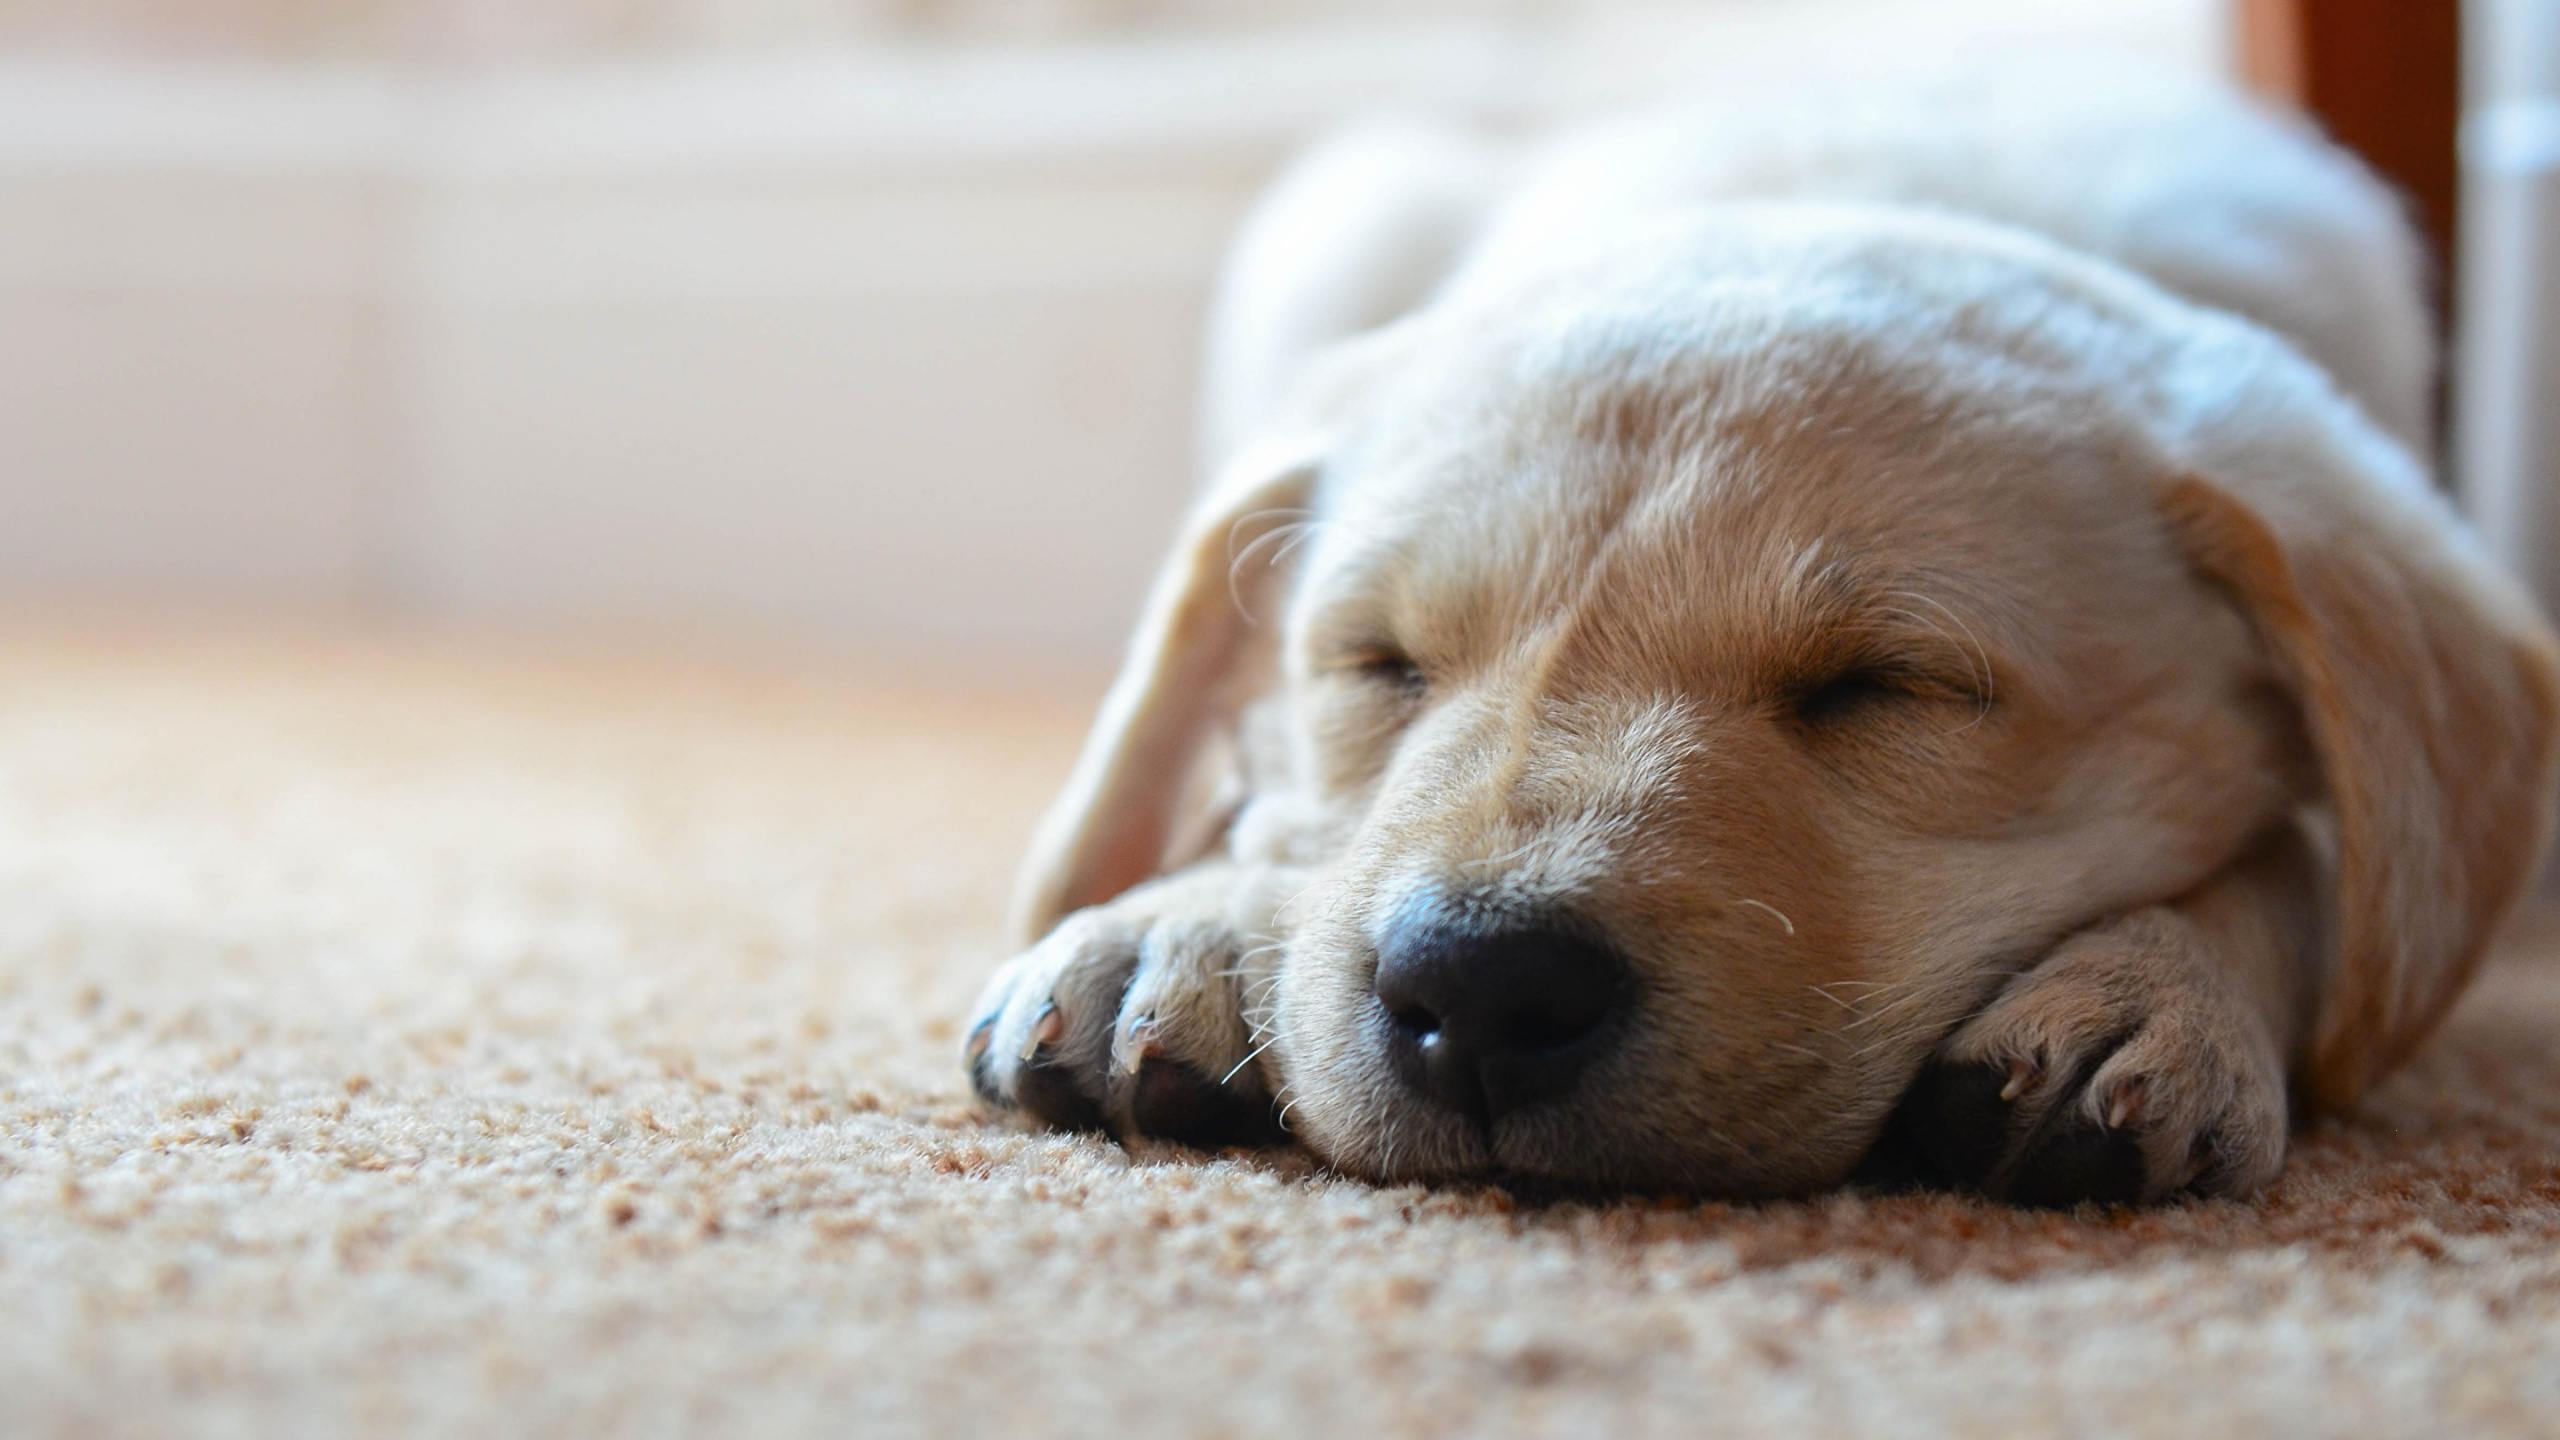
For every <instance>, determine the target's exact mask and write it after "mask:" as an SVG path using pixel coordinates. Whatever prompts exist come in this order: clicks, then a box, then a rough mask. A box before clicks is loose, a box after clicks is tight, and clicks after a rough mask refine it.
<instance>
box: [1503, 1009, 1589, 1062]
mask: <svg viewBox="0 0 2560 1440" xmlns="http://www.w3.org/2000/svg"><path fill="white" fill-rule="evenodd" d="M1604 1018H1606V1017H1605V1012H1602V1013H1593V1014H1587V1015H1586V1014H1580V1013H1572V1012H1560V1011H1555V1010H1544V1009H1541V1010H1524V1011H1521V1012H1520V1013H1518V1014H1516V1015H1513V1016H1511V1017H1510V1018H1509V1019H1508V1021H1506V1022H1505V1023H1504V1025H1503V1027H1502V1040H1503V1044H1504V1046H1505V1047H1506V1048H1508V1049H1512V1050H1518V1051H1523V1052H1536V1051H1541V1050H1562V1049H1565V1048H1566V1047H1568V1046H1570V1045H1572V1044H1574V1043H1575V1042H1577V1041H1579V1040H1581V1039H1582V1037H1584V1036H1586V1035H1588V1034H1590V1033H1591V1032H1592V1031H1593V1030H1594V1029H1596V1028H1597V1027H1598V1026H1599V1024H1600V1022H1601V1020H1602V1019H1604Z"/></svg>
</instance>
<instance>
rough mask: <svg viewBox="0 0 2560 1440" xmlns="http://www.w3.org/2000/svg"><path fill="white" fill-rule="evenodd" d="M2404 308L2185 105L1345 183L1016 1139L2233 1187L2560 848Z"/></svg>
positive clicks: (1030, 993) (1080, 918) (1120, 805)
mask: <svg viewBox="0 0 2560 1440" xmlns="http://www.w3.org/2000/svg"><path fill="white" fill-rule="evenodd" d="M2418 271H2419V260H2418V257H2417V252H2416V250H2415V247H2414V245H2413V242H2412V240H2411V238H2410V236H2409V234H2408V232H2407V230H2406V228H2405V226H2404V224H2403V223H2402V220H2401V218H2400V216H2399V214H2398V212H2397V207H2396V206H2395V205H2394V203H2393V201H2392V199H2391V198H2390V197H2389V196H2388V195H2387V194H2385V193H2384V192H2383V191H2382V190H2381V189H2380V188H2379V187H2378V186H2377V185H2376V183H2375V182H2374V181H2373V180H2371V179H2370V178H2369V177H2367V176H2366V175H2365V174H2364V173H2363V172H2361V171H2360V170H2359V169H2358V168H2357V167H2356V166H2355V165H2354V164H2353V163H2352V162H2351V161H2349V160H2348V159H2346V158H2345V157H2343V156H2342V155H2340V154H2339V153H2337V152H2336V151H2334V150H2331V149H2329V148H2328V147H2327V146H2325V145H2324V144H2322V143H2321V142H2320V141H2319V140H2317V139H2316V138H2314V137H2311V136H2309V135H2307V134H2304V133H2301V132H2300V130H2299V129H2297V128H2296V127H2293V126H2291V125H2288V124H2286V123H2282V122H2279V121H2277V120H2275V119H2273V118H2270V117H2267V116H2264V115H2261V114H2259V113H2256V112H2255V111H2253V110H2251V109H2250V108H2248V107H2247V106H2245V105H2243V104H2242V103H2240V102H2238V101H2237V100H2234V99H2232V98H2229V97H2227V96H2224V95H2222V94H2221V93H2219V92H2217V91H2213V90H2210V89H2207V88H2204V87H2202V86H2199V85H2194V84H2190V83H2187V82H2182V81H2171V80H2166V79H2160V78H2144V77H2132V76H2124V75H2118V74H2102V73H2097V72H2088V71H2076V70H2070V69H2064V68H2053V67H2047V68H2043V69H2041V70H2040V71H2039V72H2038V73H2036V74H2033V75H2026V76H2019V75H2012V76H2009V77H2007V78H1999V77H1992V78H1983V77H1971V78H1968V79H1966V80H1965V81H1963V82H1961V83H1950V84H1947V85H1944V86H1942V87H1939V88H1937V89H1935V90H1932V89H1930V88H1928V87H1925V86H1918V87H1903V88H1900V89H1894V88H1890V87H1866V88H1862V89H1858V90H1855V91H1852V92H1849V93H1843V94H1835V95H1827V96H1824V97H1822V98H1821V99H1819V100H1818V101H1806V102H1799V103H1796V104H1794V105H1791V106H1779V105H1769V104H1761V105H1755V106H1728V107H1726V108H1724V109H1722V110H1715V109H1709V108H1696V109H1690V110H1686V111H1682V112H1679V113H1674V114H1669V115H1662V116H1656V117H1653V118H1650V119H1646V120H1643V121H1641V122H1637V123H1633V124H1626V125H1620V126H1615V127H1611V128H1607V129H1601V130H1595V131H1589V132H1584V133H1579V134H1573V135H1569V136H1566V137H1563V138H1561V139H1557V140H1553V141H1549V142H1545V143H1541V144H1537V145H1530V146H1524V147H1519V148H1515V149H1505V148H1503V147H1501V146H1498V145H1496V144H1493V143H1491V142H1484V141H1476V140H1470V139H1468V138H1466V137H1463V136H1458V135H1450V134H1437V133H1429V132H1421V131H1384V132H1378V133H1373V134H1369V135H1366V136H1362V137H1358V138H1354V139H1351V140H1347V141H1344V142H1342V143H1340V144H1337V145H1336V146H1334V147H1332V148H1330V149H1328V150H1325V151H1323V152H1320V153H1319V154H1318V155H1316V156H1315V157H1313V158H1312V159H1310V160H1309V161H1307V162H1306V163H1305V164H1303V165H1302V166H1301V167H1300V168H1299V169H1298V170H1297V171H1295V172H1294V173H1293V174H1292V175H1291V176H1289V177H1288V178H1287V179H1285V180H1284V181H1283V182H1282V183H1281V184H1280V185H1279V186H1278V188H1277V190H1276V191H1275V193H1274V194H1272V195H1271V196H1270V197H1269V199H1268V200H1267V201H1266V203H1265V204H1264V206H1263V207H1262V209H1261V211H1260V213H1259V214H1258V216H1257V217H1256V218H1255V219H1254V221H1253V222H1252V223H1251V225H1250V226H1249V227H1248V230H1247V233H1246V234H1245V236H1244V237H1243V239H1242V241H1241V243H1240V246H1239V248H1238V251H1237V254H1236V257H1235V260H1234V262H1233V265H1232V267H1231V272H1230V276H1229V280H1228V285H1227V290H1226V293H1225V295H1224V297H1223V299H1222V301H1221V305H1220V312H1219V317H1218V322H1217V326H1216V328H1215V333H1214V334H1213V336H1212V341H1211V346H1212V370H1211V377H1210V395H1209V404H1210V411H1211V414H1210V427H1209V428H1210V432H1211V435H1212V443H1213V445H1214V447H1215V448H1216V449H1218V450H1219V451H1220V454H1219V455H1218V456H1217V459H1218V461H1219V464H1218V469H1217V478H1216V479H1215V481H1214V483H1213V484H1212V486H1211V487H1210V489H1209V490H1208V492H1207V494H1206V495H1205V496H1204V497H1203V498H1202V500H1201V501H1200V503H1199V505H1198V508H1197V510H1196V511H1195V512H1194V513H1193V515H1192V516H1191V518H1190V520H1189V522H1188V525H1187V527H1186V529H1185V531H1184V533H1183V535H1182V537H1181V539H1180V542H1179V543H1178V544H1177V545H1176V546H1175V548H1174V551H1173V554H1172V556H1171V558H1170V559H1169V560H1168V561H1167V562H1166V565H1165V568H1164V571H1163V574H1162V576H1161V577H1160V578H1159V580H1158V582H1157V585H1156V588H1155V591H1154V594H1153V598H1152V599H1151V600H1150V601H1149V603H1148V607H1147V610H1146V614H1145V618H1144V620H1143V621H1142V623H1141V624H1140V626H1139V629H1138V633H1137V636H1136V638H1135V640H1134V641H1133V642H1132V645H1131V649H1130V653H1129V658H1128V661H1127V665H1126V668H1125V669H1124V670H1123V671H1122V672H1121V675H1120V678H1119V680H1118V682H1117V684H1116V685H1115V686H1114V687H1113V689H1112V691H1111V693H1110V696H1109V698H1108V699H1107V700H1106V701H1105V703H1104V706H1103V710H1102V715H1101V717H1100V719H1099V721H1098V722H1097V724H1096V726H1095V729H1094V732H1093V735H1092V737H1091V740H1090V743H1089V744H1088V746H1087V748H1086V750H1085V752H1084V755H1083V758H1082V759H1081V761H1080V762H1079V763H1078V765H1077V768H1076V770H1075V773H1074V776H1073V778H1072V779H1071V780H1070V781H1069V783H1068V786H1067V789H1066V793H1065V794H1064V795H1063V796H1062V797H1061V798H1060V799H1059V801H1058V802H1057V805H1056V808H1055V810H1054V811H1053V813H1052V814H1051V815H1050V817H1049V820H1048V822H1047V823H1046V825H1045V826H1044V828H1043V829H1042V831H1041V833H1040V836H1039V838H1038V840H1037V843H1036V846H1035V848H1034V851H1033V853H1032V855H1031V858H1030V860H1029V862H1028V866H1027V869H1026V872H1025V875H1024V880H1023V886H1022V892H1021V901H1020V914H1019V921H1020V925H1021V927H1022V933H1023V937H1024V941H1025V943H1026V944H1028V945H1029V948H1028V949H1027V950H1026V951H1025V952H1024V953H1023V954H1022V955H1020V956H1019V957H1018V958H1016V959H1014V960H1013V961H1011V962H1010V963H1009V964H1007V965H1006V966H1004V967H1003V969H1002V970H1001V971H1000V972H999V973H998V974H997V975H996V977H995V979H994V981H993V982H992V984H991V985H990V987H989V989H988V991H987V995H986V999H985V1001H984V1005H983V1009H982V1011H981V1013H980V1014H979V1016H978V1017H976V1019H975V1021H974V1023H973V1024H972V1026H971V1029H970V1033H969V1037H968V1041H967V1059H968V1063H969V1065H970V1068H971V1071H972V1074H973V1076H974V1077H975V1081H976V1083H977V1085H978V1087H979V1089H980V1091H981V1092H982V1093H983V1094H984V1095H985V1096H987V1097H988V1098H989V1099H990V1100H991V1101H993V1102H995V1103H997V1104H999V1105H1008V1106H1019V1107H1022V1108H1024V1109H1026V1110H1028V1111H1030V1112H1032V1113H1033V1114H1035V1115H1037V1116H1039V1117H1042V1118H1044V1119H1046V1120H1049V1121H1051V1122H1054V1123H1057V1124H1062V1125H1079V1126H1103V1127H1108V1128H1110V1129H1112V1130H1113V1131H1115V1132H1116V1133H1120V1134H1123V1135H1127V1134H1150V1135H1163V1136H1169V1137H1172V1138H1176V1139H1184V1140H1191V1141H1195V1142H1203V1143H1218V1142H1229V1141H1239V1140H1250V1139H1255V1138H1258V1137H1261V1136H1264V1135H1266V1134H1277V1133H1278V1131H1279V1128H1280V1127H1285V1131H1286V1133H1287V1134H1289V1135H1292V1136H1294V1137H1296V1138H1297V1139H1298V1140H1300V1141H1303V1142H1304V1143H1305V1144H1306V1145H1308V1146H1310V1147H1312V1149H1313V1150H1314V1151H1315V1152H1316V1153H1317V1154H1319V1155H1321V1156H1322V1157H1324V1158H1325V1159H1326V1160H1328V1161H1329V1162H1331V1163H1332V1164H1333V1165H1335V1166H1338V1167H1339V1168H1341V1169H1343V1170H1345V1171H1347V1172H1350V1173H1352V1174H1355V1175H1361V1176H1371V1177H1376V1178H1378V1179H1382V1180H1405V1179H1419V1180H1440V1179H1458V1178H1464V1177H1485V1178H1488V1179H1497V1180H1501V1181H1504V1182H1506V1183H1515V1184H1517V1183H1524V1182H1525V1183H1529V1184H1531V1185H1532V1186H1533V1187H1534V1186H1538V1185H1542V1184H1543V1185H1550V1186H1562V1187H1638V1188H1645V1189H1669V1190H1679V1191H1695V1192H1716V1193H1725V1194H1755V1195H1766V1194H1785V1193H1790V1192H1801V1191H1806V1190H1810V1189H1814V1188H1817V1187H1822V1186H1828V1185H1832V1184H1835V1183H1838V1182H1841V1181H1842V1180H1844V1179H1847V1178H1850V1177H1852V1176H1853V1175H1856V1174H1858V1173H1859V1167H1860V1165H1861V1162H1862V1161H1864V1160H1870V1159H1874V1160H1876V1163H1878V1164H1879V1165H1881V1164H1882V1158H1881V1157H1888V1156H1889V1157H1892V1158H1894V1159H1895V1160H1896V1162H1897V1163H1898V1164H1899V1166H1900V1167H1901V1168H1902V1169H1903V1170H1904V1171H1906V1172H1910V1171H1916V1173H1917V1174H1918V1175H1919V1176H1920V1177H1922V1178H1927V1179H1932V1180H1935V1181H1938V1182H1942V1183H1948V1184H1954V1185H1960V1186H1968V1187H1972V1188H1976V1189H1979V1190H1981V1191H1984V1192H1986V1193H1989V1194H1993V1195H1999V1196H2006V1197H2010V1198H2012V1199H2015V1200H2019V1201H2022V1202H2030V1203H2068V1202H2073V1201H2077V1200H2082V1199H2101V1200H2135V1199H2152V1198H2156V1197H2161V1196H2166V1195H2170V1194H2173V1193H2176V1192H2180V1191H2195V1192H2202V1193H2209V1194H2221V1195H2241V1194H2247V1193H2249V1192H2250V1191H2253V1190H2255V1189H2257V1188H2259V1187H2261V1186H2263V1185H2265V1184H2266V1183H2267V1182H2268V1181H2269V1180H2270V1179H2272V1178H2273V1177H2274V1176H2275V1174H2276V1173H2277V1171H2278V1169H2279V1167H2280V1165H2281V1163H2282V1160H2283V1155H2284V1148H2285V1135H2286V1130H2287V1124H2288V1116H2289V1113H2298V1112H2300V1111H2303V1110H2307V1109H2317V1108H2322V1107H2338V1106H2344V1105H2347V1104H2349V1103H2351V1102H2353V1101H2354V1100H2355V1099H2356V1097H2357V1096H2358V1095H2359V1093H2361V1092H2362V1091H2363V1090H2364V1089H2365V1088H2366V1086H2367V1085H2368V1084H2369V1083H2370V1082H2371V1081H2372V1080H2373V1079H2374V1078H2375V1077H2376V1076H2377V1075H2378V1074H2380V1073H2382V1072H2383V1071H2384V1070H2386V1069H2387V1068H2388V1067H2390V1066H2391V1065H2393V1064H2394V1063H2395V1062H2397V1061H2399V1060H2400V1059H2402V1058H2403V1057H2404V1056H2406V1055H2407V1054H2408V1053H2409V1052H2410V1050H2411V1048H2412V1047H2414V1046H2415V1045H2417V1044H2418V1043H2419V1041H2420V1040H2421V1039H2422V1038H2424V1036H2425V1035H2426V1034H2427V1031H2428V1028H2429V1027H2430V1026H2431V1025H2433V1024H2434V1023H2435V1022H2436V1020H2437V1019H2438V1017H2440V1016H2441V1015H2442V1014H2443V1013H2444V1011H2445V1008H2446V1007H2447V1006H2448V1005H2449V1004H2450V1003H2451V1002H2452V1000H2453V999H2454V997H2455V996H2456V994H2457V993H2458V992H2459V991H2460V989H2461V988H2462V986H2463V984H2464V981H2465V980H2466V978H2467V977H2468V976H2469V975H2470V973H2471V971H2472V968H2473V966H2474V964H2475V962H2476V961H2477V960H2478V958H2479V956H2480V953H2481V949H2482V946H2483V944H2484V942H2485V940H2486V939H2487V938H2488V936H2489V933H2490V931H2491V929H2492V927H2493V926H2494V925H2495V924H2496V923H2497V921H2498V920H2499V917H2500V915H2501V913H2502V912H2503V911H2504V910H2505V909H2506V908H2507V906H2508V904H2509V903H2510V901H2511V900H2513V899H2514V898H2515V896H2516V895H2517V894H2518V892H2519V891H2520V889H2521V888H2522V887H2523V886H2524V885H2525V884H2526V883H2527V881H2528V878H2529V877H2530V876H2531V875H2532V874H2533V872H2534V871H2535V868H2536V866H2537V863H2538V861H2539V858H2540V856H2541V854H2542V852H2543V848H2544V845H2545V842H2546V839H2547V833H2548V830H2549V828H2550V816H2551V811H2552V803H2551V802H2552V793H2553V778H2554V777H2553V766H2554V733H2555V732H2554V726H2555V713H2556V712H2560V668H2555V650H2554V644H2553V640H2552V638H2551V636H2550V635H2549V634H2547V633H2546V630H2545V628H2544V626H2543V624H2542V623H2541V621H2539V620H2538V619H2537V618H2536V617H2535V615H2534V613H2533V611H2532V610H2531V608H2530V607H2529V606H2528V605H2527V603H2526V602H2524V601H2523V600H2522V599H2521V598H2519V595H2518V594H2517V592H2516V591H2515V590H2514V589H2512V588H2511V587H2510V586H2509V585H2508V584H2507V583H2506V582H2505V581H2503V580H2502V579H2500V578H2499V577H2498V576H2497V575H2495V574H2493V573H2492V572H2491V570H2490V569H2489V568H2488V567H2487V565H2486V564H2485V563H2484V562H2483V560H2482V558H2481V555H2480V553H2479V552H2478V551H2477V550H2476V549H2475V548H2474V546H2473V543H2472V541H2471V540H2470V538H2469V537H2468V536H2467V535H2466V534H2465V533H2464V532H2463V530H2462V529H2461V527H2460V526H2459V524H2458V523H2457V522H2456V521H2455V519H2454V518H2453V517H2452V515H2451V514H2450V513H2448V511H2447V509H2446V507H2445V506H2444V504H2443V503H2442V502H2441V501H2440V500H2439V499H2438V498H2437V496H2436V495H2435V493H2434V492H2433V490H2432V488H2431V486H2430V483H2429V476H2428V471H2427V466H2426V464H2425V462H2424V460H2423V458H2422V457H2424V456H2425V455H2426V454H2427V453H2428V438H2427V435H2426V416H2427V412H2428V394H2427V391H2428V386H2429V377H2430V374H2431V368H2432V357H2431V353H2430V349H2429V343H2428V339H2427V324H2426V317H2425V314H2424V312H2423V309H2422V304H2421V300H2420V295H2419V280H2418Z"/></svg>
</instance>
